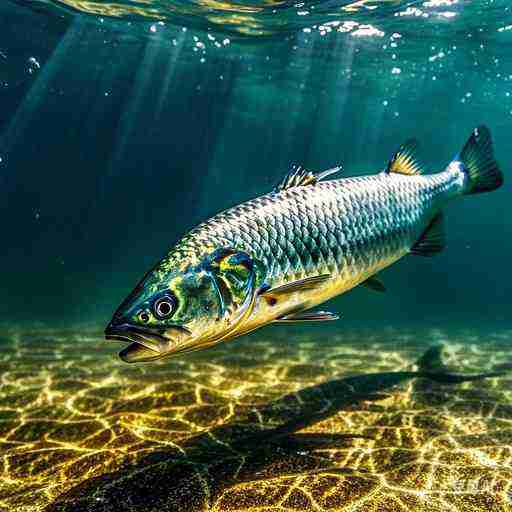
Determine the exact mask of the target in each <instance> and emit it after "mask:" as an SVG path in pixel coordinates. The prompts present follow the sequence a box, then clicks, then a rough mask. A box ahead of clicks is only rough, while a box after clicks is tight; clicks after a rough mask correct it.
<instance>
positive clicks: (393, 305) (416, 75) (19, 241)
mask: <svg viewBox="0 0 512 512" xmlns="http://www.w3.org/2000/svg"><path fill="white" fill-rule="evenodd" d="M511 27H512V10H511V7H510V6H509V2H508V1H506V0H495V1H491V0H488V1H484V0H482V1H468V0H466V1H464V0H458V1H457V0H431V1H408V2H406V1H394V2H390V1H377V0H374V1H362V2H352V3H351V2H346V1H341V0H340V1H338V2H335V1H324V2H319V1H315V2H296V3H293V2H273V1H269V2H213V1H211V0H208V1H204V2H178V1H172V2H171V1H166V2H163V1H159V2H158V1H149V2H134V1H130V0H124V1H123V2H103V1H92V2H74V1H73V0H69V1H62V2H57V1H55V2H53V1H45V0H41V1H21V0H19V1H11V0H6V1H4V2H2V4H1V6H0V194H1V198H2V199H1V200H0V214H1V215H0V228H1V232H2V240H3V250H2V251H1V252H0V263H1V267H0V268H1V269H2V274H1V281H2V287H1V289H0V291H1V292H2V295H1V298H0V325H1V326H2V331H1V332H2V334H0V346H1V347H2V351H1V357H0V367H1V373H0V377H1V379H0V442H1V444H0V460H1V464H0V509H1V510H3V509H5V510H15V511H18V510H23V511H25V510H26V511H32V510H102V511H105V510H137V511H139V510H140V511H145V510H149V511H152V510H176V511H180V512H181V511H184V512H188V511H190V512H195V511H196V510H197V511H198V510H219V511H221V510H260V511H261V510H265V511H272V512H274V511H277V510H279V511H281V512H282V511H286V512H289V511H292V510H295V511H296V510H322V511H323V510H348V509H349V507H354V508H352V509H351V510H357V511H360V510H361V511H366V510H379V511H382V510H427V509H428V510H429V511H431V512H432V511H437V510H439V511H445V510H461V511H462V510H510V502H509V500H508V499H507V496H508V494H507V490H508V487H507V486H508V485H509V484H508V483H507V482H509V481H510V477H511V472H512V470H511V468H510V462H509V456H508V455H507V454H508V453H510V450H511V449H512V448H511V446H512V444H511V441H510V434H509V428H510V405H509V399H510V395H509V389H510V382H509V380H508V378H507V377H506V375H503V376H499V377H498V376H495V377H492V378H489V379H487V380H481V381H475V382H470V383H469V382H466V383H463V384H457V385H449V384H446V383H439V382H437V383H436V382H434V383H429V381H425V380H424V379H420V380H418V379H414V378H413V379H409V380H407V382H405V381H404V382H394V381H393V382H392V383H391V384H390V385H387V381H386V383H384V384H386V385H384V384H383V385H382V386H381V387H379V388H378V389H372V391H371V393H370V395H371V396H369V395H368V393H369V392H368V390H367V389H366V388H364V389H363V390H362V391H361V390H360V389H358V388H357V386H356V390H355V391H354V390H353V389H352V390H350V389H349V390H348V391H347V393H348V395H347V394H346V396H345V395H343V389H342V388H343V386H344V385H345V381H343V382H342V384H341V385H340V386H341V387H339V388H336V390H337V391H338V390H339V393H340V394H341V395H343V396H345V398H346V399H343V400H342V399H341V398H340V403H337V404H335V405H336V407H334V408H332V409H328V410H329V414H327V415H326V416H325V417H324V416H322V417H320V416H314V415H313V416H311V411H310V408H309V407H305V408H304V409H300V407H299V409H297V407H295V406H292V405H290V404H288V405H289V407H288V406H284V413H283V415H282V416H280V415H279V414H274V415H270V416H269V417H267V416H265V414H264V413H261V411H260V409H259V408H262V410H263V411H266V410H269V409H270V410H274V409H276V408H277V409H280V408H283V406H282V402H279V399H280V397H281V398H282V397H283V396H286V395H287V394H289V393H293V392H297V391H299V390H301V389H306V388H308V387H311V386H321V385H322V383H325V382H330V381H334V382H338V381H339V380H340V379H344V378H346V377H347V376H349V375H353V374H366V373H369V372H385V373H387V372H392V371H403V370H406V369H408V368H410V367H412V365H413V364H414V363H415V362H416V361H417V360H418V358H420V356H421V355H422V353H424V352H425V351H426V350H427V348H428V347H430V346H432V345H437V344H439V343H443V344H444V345H446V350H447V354H448V356H446V355H445V356H444V357H445V359H446V358H447V359H446V361H445V362H447V364H448V363H449V364H450V369H451V370H453V371H457V372H476V373H478V372H487V371H494V370H496V369H500V371H501V370H508V368H509V366H510V362H509V361H510V354H509V352H508V349H507V347H508V346H509V340H510V327H511V323H510V295H511V292H512V277H511V275H510V270H509V265H510V260H511V257H512V241H511V238H512V237H511V236H510V235H511V234H512V233H511V228H510V223H509V210H510V201H509V198H508V197H509V194H510V181H509V176H508V174H509V168H510V166H509V148H510V130H511V121H512V56H511V54H510V51H509V47H510V45H511V44H512V28H511ZM481 123H484V124H486V125H487V126H488V127H489V128H490V130H491V133H492V135H493V140H494V146H495V152H496V157H497V160H498V161H499V163H500V167H501V169H502V170H503V172H504V174H505V184H504V186H503V187H502V188H501V189H500V190H498V191H496V192H492V193H490V194H481V195H475V196H470V197H466V198H462V199H459V200H457V201H454V202H453V204H450V205H449V207H448V208H447V211H446V231H447V247H446V249H445V250H444V251H443V252H442V253H441V254H440V255H438V256H436V257H435V258H418V257H412V256H410V257H406V258H403V259H402V260H400V261H399V262H398V263H397V264H395V265H393V266H392V267H391V268H389V269H386V270H385V271H383V272H382V273H381V278H382V280H383V281H384V282H385V284H386V288H387V293H386V294H377V293H372V292H370V291H368V290H366V289H356V290H354V291H351V292H349V293H347V294H345V295H343V296H341V297H338V298H337V299H334V300H333V301H331V302H330V303H329V305H328V306H327V308H328V309H330V310H332V311H336V312H338V313H340V315H341V320H340V321H338V322H337V323H335V324H329V325H328V326H324V325H321V324H316V325H313V326H307V327H303V326H295V327H293V328H292V327H290V328H287V327H280V326H279V327H277V326H276V327H266V328H264V329H263V330H261V331H258V332H257V333H255V334H253V335H251V336H247V337H244V338H243V339H239V340H235V341H233V342H232V343H230V344H226V345H225V346H219V347H217V348H214V349H211V350H209V351H206V352H203V353H198V354H196V355H190V356H184V357H183V358H178V359H170V360H168V361H164V362H163V363H161V364H160V363H159V364H156V365H145V366H141V367H132V366H130V367H128V366H126V365H123V363H121V362H120V361H119V360H118V359H117V356H116V352H117V349H118V348H119V347H118V346H117V345H115V344H112V343H107V342H106V341H105V340H104V339H103V336H102V330H103V328H104V326H105V325H106V323H107V322H108V321H109V320H110V318H111V316H112V313H113V311H114V310H115V308H116V307H117V306H118V305H119V303H120V302H121V300H122V299H123V298H124V297H125V296H126V295H127V294H128V293H129V292H130V290H131V289H132V288H133V286H134V285H135V284H136V282H137V281H138V279H140V277H141V276H142V275H143V274H144V273H145V272H146V271H147V270H148V269H149V268H150V267H151V266H152V265H153V264H154V263H155V262H156V261H158V260H159V258H161V257H162V256H163V255H164V254H165V253H166V251H167V250H168V249H169V248H170V247H171V246H172V245H173V244H174V243H175V242H176V240H177V239H178V238H179V237H180V236H182V235H183V234H184V233H185V232H187V231H188V230H189V229H191V228H192V227H193V226H195V225H196V224H197V223H199V222H201V221H202V220H204V219H205V218H207V217H209V216H210V215H212V214H214V213H216V212H218V211H220V210H222V209H225V208H228V207H230V206H232V205H235V204H237V203H239V202H241V201H244V200H246V199H249V198H252V197H256V196H258V195H261V194H264V193H266V192H268V191H269V190H271V189H272V187H273V186H274V185H275V184H276V183H278V182H279V181H280V180H281V179H282V177H283V176H284V174H285V173H286V172H287V171H288V169H289V166H290V164H292V163H295V164H301V165H304V166H305V167H306V168H308V169H314V170H323V169H327V168H329V167H333V166H334V165H338V164H341V165H343V168H344V174H345V176H352V175H361V174H371V173H376V172H379V171H381V170H382V169H383V168H384V167H385V166H386V164H387V161H388V160H389V158H390V157H391V155H392V154H393V152H394V151H395V150H396V149H397V148H398V146H399V145H400V144H401V143H402V142H404V141H405V140H407V139H409V138H411V137H416V138H417V139H418V140H419V141H420V155H421V158H422V160H423V162H424V163H425V167H426V168H427V169H429V170H431V171H438V170H441V169H443V168H444V167H445V166H446V165H447V163H448V162H449V161H450V160H451V159H452V158H453V156H454V155H455V154H456V153H457V152H458V151H459V150H460V149H461V148H462V146H463V144H464V142H465V140H466V139H467V137H468V136H469V134H470V133H471V130H472V129H473V128H474V127H475V126H477V125H479V124H481ZM364 382H366V381H364ZM381 388H382V389H381ZM315 389H316V388H315ZM320 389H321V390H322V389H323V388H320ZM359 391H360V392H359ZM351 393H352V394H351ZM358 393H359V394H358ZM203 394H204V396H203ZM347 396H348V398H347ZM354 396H355V398H354ZM315 403H317V404H318V403H321V402H315ZM269 404H270V405H269ZM276 404H278V405H276ZM279 404H281V405H279ZM253 407H254V408H256V410H257V411H259V412H258V414H260V416H258V414H256V413H254V411H253V412H252V413H251V411H252V410H253V409H252V408H253ZM265 407H266V408H265ZM313 409H314V408H313ZM251 414H252V415H251ZM254 414H256V416H254ZM297 415H298V416H297ZM304 417H306V419H304ZM297 418H299V419H297ZM290 422H292V424H293V425H294V435H295V434H298V435H306V436H307V435H310V434H315V435H318V434H319V433H321V434H322V435H332V436H335V438H334V439H335V442H334V444H335V447H332V444H333V443H332V439H330V442H328V441H326V440H325V439H324V438H322V439H320V440H317V441H318V444H319V445H320V447H318V446H317V447H316V449H311V446H310V444H311V442H312V441H311V439H310V438H308V439H306V438H304V437H303V438H300V437H299V438H298V439H299V441H297V440H296V439H295V440H290V439H291V438H289V437H286V436H284V437H283V435H281V434H282V431H279V430H278V432H280V434H279V436H277V438H278V441H276V437H275V436H276V434H275V433H274V434H272V435H270V437H263V438H261V439H263V441H261V440H260V438H257V437H256V438H255V437H254V435H253V434H252V433H251V435H248V434H247V433H246V431H245V430H244V431H243V432H242V434H240V433H239V431H238V430H237V429H238V427H237V425H238V424H242V425H244V428H246V429H247V428H249V430H250V432H253V430H254V429H255V430H256V431H259V430H261V429H263V430H265V429H267V428H268V429H270V428H277V429H279V425H281V427H282V425H288V426H289V425H290V424H291V423H290ZM293 422H295V423H293ZM247 425H249V426H247ZM219 428H220V429H221V430H222V428H224V429H227V430H226V432H227V433H226V432H224V431H222V432H221V434H222V435H220V436H219ZM282 428H284V427H282ZM303 429H305V430H303ZM308 429H309V430H308ZM209 432H210V434H208V433H209ZM376 432H377V433H376ZM289 434H290V433H289V432H287V435H289ZM347 434H358V435H360V436H362V437H359V438H356V439H355V440H354V439H351V440H348V438H345V437H340V438H339V439H338V438H336V436H346V435H347ZM201 436H206V437H208V436H210V438H214V439H217V438H220V439H221V441H220V442H219V443H216V442H213V444H211V443H209V442H205V441H204V440H203V439H204V438H203V437H201ZM223 436H225V437H223ZM251 436H252V437H251ZM365 436H366V437H365ZM367 437H369V438H372V439H367ZM255 439H257V442H256V441H255ZM269 439H270V440H269ZM283 439H285V441H283ZM301 439H302V440H301ZM210 440H211V439H210ZM306 441H307V442H306ZM368 442H370V444H368ZM308 443H309V444H308ZM322 443H323V444H322ZM303 444H306V445H307V446H306V448H305V447H304V446H303ZM256 445H258V446H256ZM259 445H265V446H266V445H268V446H269V447H270V448H269V451H267V452H266V451H264V450H263V451H261V449H260V448H261V447H260V446H259ZM219 446H223V448H222V449H221V450H220V449H219ZM226 447H227V448H226ZM219 450H220V452H219ZM226 450H227V451H226ZM315 450H316V451H315ZM305 451H307V453H308V455H307V457H306V456H304V457H306V458H305V459H303V458H301V457H302V456H301V455H300V454H301V453H302V452H305ZM313 452H314V453H313ZM276 453H277V454H281V455H282V456H281V455H280V456H279V457H275V454H276ZM311 453H313V455H311ZM315 453H316V455H315ZM269 454H270V455H269ZM329 454H331V455H329ZM271 455H272V456H271ZM266 460H269V461H270V462H269V464H266V463H265V461H266ZM341 467H343V468H348V469H350V470H352V471H355V473H357V474H355V473H352V474H349V472H348V469H347V471H345V472H344V471H342V470H340V469H339V468H341ZM182 468H185V469H183V471H184V473H183V474H182V473H180V471H181V469H182ZM237 468H238V469H237ZM322 468H323V469H322ZM336 468H337V469H336ZM463 468H466V469H464V470H463ZM320 469H322V470H320ZM137 471H142V473H140V474H144V475H146V476H147V478H146V477H144V479H142V480H141V482H143V483H141V484H140V486H139V487H137V486H136V485H135V483H134V482H136V481H137V476H136V475H138V474H139V473H138V472H137ZM364 471H366V472H367V474H366V475H364V474H361V473H363V472H364ZM464 471H466V472H465V473H464ZM177 475H182V476H183V475H184V476H183V478H177ZM212 475H213V476H212ZM223 475H226V476H225V478H224V477H223ZM287 475H288V476H287ZM454 475H455V476H454ZM123 479H124V480H123ZM123 481H129V482H130V485H124V484H122V482H123ZM112 482H114V484H112V487H109V485H110V483H112ZM475 482H476V483H475ZM134 486H135V487H134ZM134 489H135V490H134ZM137 489H138V490H137ZM162 489H165V492H164V491H163V490H162ZM186 489H189V491H190V492H188V493H187V492H186ZM301 493H302V494H301ZM145 495H151V496H153V497H154V499H152V500H146V501H144V496H145ZM178 497H180V499H178ZM96 498H98V500H96ZM182 498H183V499H182ZM181 499H182V501H180V500H181ZM95 500H96V501H95ZM130 500H131V501H130ZM59 507H60V508H59ZM102 507H103V508H102ZM493 507H494V508H493Z"/></svg>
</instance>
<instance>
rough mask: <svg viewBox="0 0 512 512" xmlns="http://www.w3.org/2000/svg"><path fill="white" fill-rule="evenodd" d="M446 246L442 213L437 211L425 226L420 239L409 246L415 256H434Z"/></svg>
mask: <svg viewBox="0 0 512 512" xmlns="http://www.w3.org/2000/svg"><path fill="white" fill-rule="evenodd" d="M445 246H446V236H445V231H444V220H443V214H442V213H438V214H437V215H436V216H435V217H434V218H433V219H432V221H431V222H430V224H429V225H428V226H427V229H425V231H424V232H423V234H422V235H421V237H420V239H419V240H418V241H417V242H416V243H415V244H414V245H413V246H412V247H411V251H410V253H411V254H414V255H416V256H434V255H436V254H437V253H439V252H441V251H442V250H443V249H444V248H445Z"/></svg>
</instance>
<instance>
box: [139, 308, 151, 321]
mask: <svg viewBox="0 0 512 512" xmlns="http://www.w3.org/2000/svg"><path fill="white" fill-rule="evenodd" d="M139 320H140V321H141V322H142V323H144V324H147V323H148V322H149V315H148V313H147V312H146V311H141V312H140V313H139Z"/></svg>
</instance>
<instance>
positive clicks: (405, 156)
mask: <svg viewBox="0 0 512 512" xmlns="http://www.w3.org/2000/svg"><path fill="white" fill-rule="evenodd" d="M417 147H418V142H417V141H416V139H409V140H408V141H406V142H405V143H404V144H402V145H401V146H400V147H399V148H398V151H397V152H396V153H395V154H394V155H393V157H392V158H391V160H390V161H389V163H388V166H387V168H386V170H385V171H384V173H385V174H391V173H397V174H406V175H409V176H413V175H415V174H422V173H423V166H422V165H421V164H420V162H419V160H418V158H417V157H416V150H417Z"/></svg>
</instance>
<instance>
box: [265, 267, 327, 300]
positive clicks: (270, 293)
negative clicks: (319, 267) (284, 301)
mask: <svg viewBox="0 0 512 512" xmlns="http://www.w3.org/2000/svg"><path fill="white" fill-rule="evenodd" d="M330 278H331V275H330V274H321V275H319V276H314V277H306V278H305V279H299V280H298V281H293V282H291V283H287V284H284V285H282V286H278V287H277V288H270V289H268V290H265V291H262V292H260V295H261V296H262V297H263V298H264V299H265V300H266V301H267V303H268V304H269V305H271V306H273V305H275V304H276V303H277V301H278V300H279V298H280V297H284V296H286V295H289V294H290V293H296V292H301V291H305V290H314V289H315V288H317V287H319V286H321V285H322V284H324V283H325V282H326V281H328V280H329V279H330Z"/></svg>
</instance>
